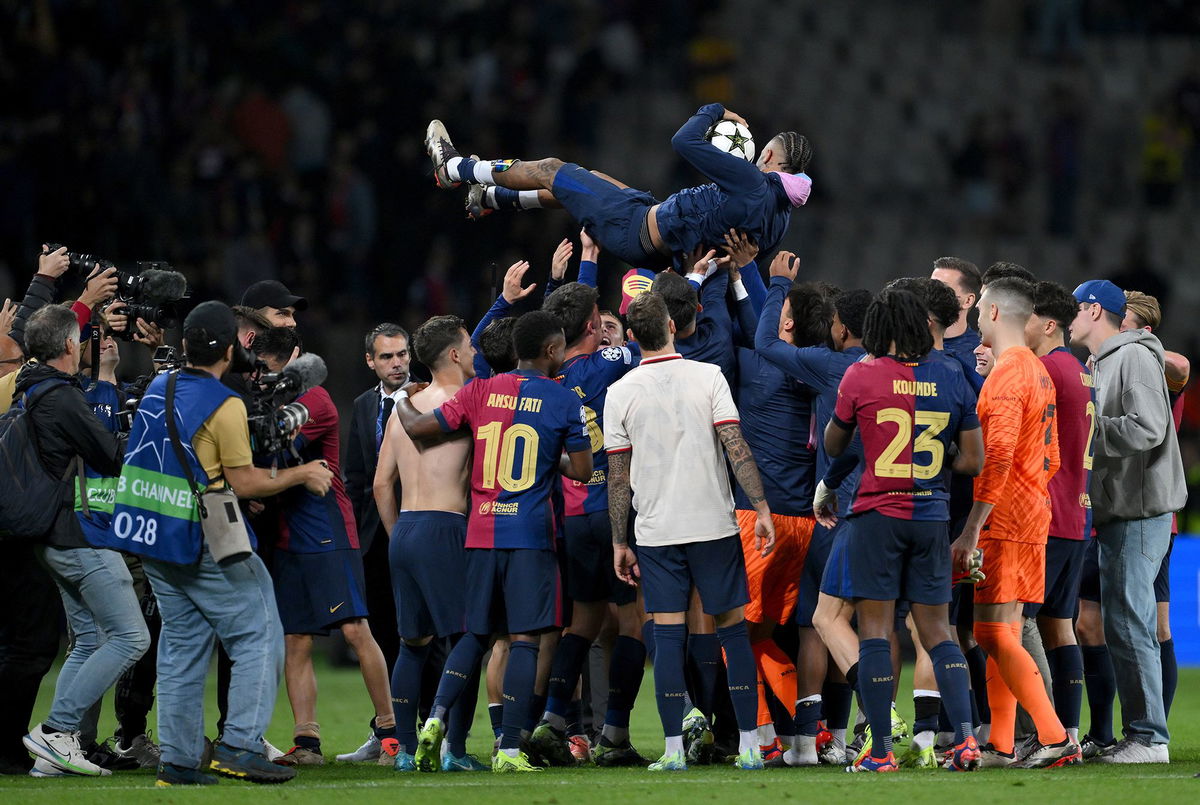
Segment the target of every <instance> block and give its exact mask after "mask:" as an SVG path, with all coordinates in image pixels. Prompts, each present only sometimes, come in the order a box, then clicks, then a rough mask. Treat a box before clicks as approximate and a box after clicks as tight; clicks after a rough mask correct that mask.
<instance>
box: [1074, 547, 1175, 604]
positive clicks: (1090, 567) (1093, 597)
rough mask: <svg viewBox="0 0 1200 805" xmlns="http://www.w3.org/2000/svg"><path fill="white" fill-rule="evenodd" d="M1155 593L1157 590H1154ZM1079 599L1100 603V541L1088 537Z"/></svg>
mask: <svg viewBox="0 0 1200 805" xmlns="http://www.w3.org/2000/svg"><path fill="white" fill-rule="evenodd" d="M1155 592H1157V589H1156V590H1155ZM1079 598H1080V599H1081V600H1083V601H1093V602H1095V603H1097V604H1099V603H1100V540H1098V539H1096V538H1095V537H1090V538H1089V539H1088V540H1087V547H1086V548H1084V549H1083V572H1082V573H1081V574H1080V576H1079Z"/></svg>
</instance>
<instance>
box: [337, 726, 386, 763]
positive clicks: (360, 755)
mask: <svg viewBox="0 0 1200 805" xmlns="http://www.w3.org/2000/svg"><path fill="white" fill-rule="evenodd" d="M381 751H383V750H382V744H380V742H379V739H378V738H376V737H375V733H374V732H372V733H371V736H370V737H369V738H367V742H366V743H365V744H363V745H362V746H360V747H358V749H355V750H354V751H353V752H347V753H346V754H343V755H338V756H337V759H338V761H339V762H341V763H365V762H366V761H368V760H378V759H379V753H380V752H381Z"/></svg>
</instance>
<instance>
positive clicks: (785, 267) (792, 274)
mask: <svg viewBox="0 0 1200 805" xmlns="http://www.w3.org/2000/svg"><path fill="white" fill-rule="evenodd" d="M799 270H800V258H799V257H797V256H796V255H794V254H792V253H791V252H785V251H780V252H778V253H777V254H776V255H775V259H774V260H772V261H771V269H770V274H771V276H772V277H787V278H788V279H790V280H793V281H794V280H795V279H796V272H797V271H799Z"/></svg>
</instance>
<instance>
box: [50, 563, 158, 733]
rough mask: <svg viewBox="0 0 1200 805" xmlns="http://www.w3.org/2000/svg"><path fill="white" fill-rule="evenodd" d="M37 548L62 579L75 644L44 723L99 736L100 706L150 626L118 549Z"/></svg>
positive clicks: (141, 650) (146, 643)
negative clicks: (98, 708)
mask: <svg viewBox="0 0 1200 805" xmlns="http://www.w3.org/2000/svg"><path fill="white" fill-rule="evenodd" d="M38 551H39V553H40V555H41V558H42V562H43V564H45V566H46V569H47V570H49V571H50V576H51V578H53V579H54V583H55V584H56V585H58V592H59V594H60V595H61V596H62V602H63V608H64V609H65V610H66V613H67V623H68V625H69V626H70V627H71V649H70V651H69V653H68V654H67V660H66V662H64V663H63V667H62V671H60V672H59V674H58V682H57V683H56V684H55V686H54V702H53V703H52V704H51V705H50V714H49V715H48V716H46V721H45V723H46V725H47V726H49V727H52V728H54V729H56V730H59V731H60V732H74V731H76V730H81V731H84V732H90V736H85V737H91V738H95V715H96V712H97V711H96V709H95V708H96V706H97V705H98V704H99V702H100V699H101V698H102V697H103V696H104V693H105V692H106V691H107V690H108V689H109V688H111V687H112V686H113V685H115V684H116V682H117V680H118V679H119V678H120V676H121V674H123V673H125V670H126V669H127V668H129V667H130V666H132V665H133V664H134V663H135V662H137V661H138V659H139V658H140V657H141V656H142V655H143V654H145V653H146V649H148V648H150V631H149V630H148V629H147V628H146V621H145V619H144V618H142V608H141V606H140V605H139V604H138V599H137V595H135V594H134V592H133V579H132V578H131V577H130V575H129V568H127V567H126V566H125V560H124V559H122V558H121V555H120V554H119V553H117V552H116V551H106V550H99V549H96V548H54V547H51V546H49V545H41V546H39V547H38ZM89 710H90V711H92V713H91V717H90V718H89V717H88V711H89ZM89 727H90V729H89Z"/></svg>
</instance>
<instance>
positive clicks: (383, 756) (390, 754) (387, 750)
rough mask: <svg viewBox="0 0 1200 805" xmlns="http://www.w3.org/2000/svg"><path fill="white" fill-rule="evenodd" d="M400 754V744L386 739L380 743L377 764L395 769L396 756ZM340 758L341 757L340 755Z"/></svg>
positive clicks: (392, 739)
mask: <svg viewBox="0 0 1200 805" xmlns="http://www.w3.org/2000/svg"><path fill="white" fill-rule="evenodd" d="M399 752H400V742H399V741H397V740H396V739H395V738H384V739H383V740H381V741H380V742H379V757H378V758H376V760H375V762H376V763H378V764H379V765H380V766H390V767H393V768H394V767H395V765H396V755H397V754H398V753H399ZM339 757H340V755H339Z"/></svg>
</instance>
